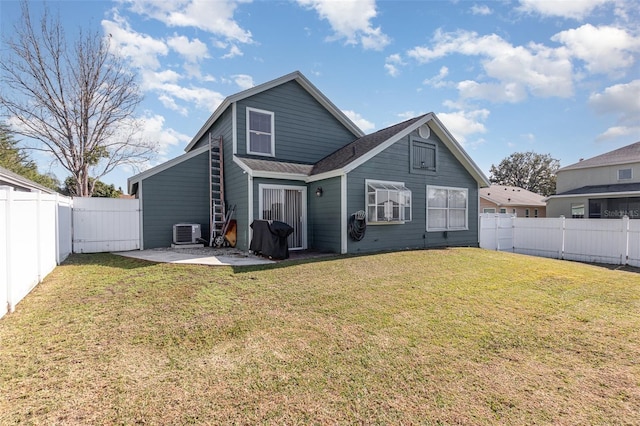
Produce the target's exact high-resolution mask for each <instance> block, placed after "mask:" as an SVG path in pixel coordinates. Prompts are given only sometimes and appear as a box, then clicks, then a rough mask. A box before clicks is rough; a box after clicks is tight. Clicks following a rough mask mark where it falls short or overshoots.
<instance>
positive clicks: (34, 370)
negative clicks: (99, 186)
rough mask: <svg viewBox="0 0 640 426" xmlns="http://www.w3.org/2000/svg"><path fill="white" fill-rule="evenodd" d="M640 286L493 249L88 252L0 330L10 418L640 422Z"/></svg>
mask: <svg viewBox="0 0 640 426" xmlns="http://www.w3.org/2000/svg"><path fill="white" fill-rule="evenodd" d="M639 313H640V275H639V274H635V273H630V272H624V271H611V270H608V269H606V268H601V267H596V266H590V265H584V264H579V263H571V262H562V261H555V260H549V259H542V258H534V257H527V256H520V255H513V254H508V253H498V252H490V251H485V250H480V249H448V250H424V251H407V252H399V253H386V254H380V255H370V256H361V257H340V258H334V259H323V260H322V261H315V262H293V263H286V262H285V263H279V264H277V265H267V266H260V267H256V266H253V267H245V268H236V269H235V270H234V269H232V268H230V267H208V266H198V265H171V264H153V263H148V262H144V261H139V260H135V259H129V258H124V257H118V256H113V255H108V254H98V255H73V256H71V257H70V258H69V259H68V260H67V262H65V264H64V265H62V266H60V267H58V268H56V269H55V271H54V272H53V273H51V274H50V275H49V276H48V277H47V279H46V280H45V282H43V283H42V284H41V285H40V286H38V287H37V288H36V289H35V290H34V291H33V292H32V293H31V294H30V295H29V296H28V297H27V298H26V299H25V300H23V301H22V302H21V303H20V304H19V305H18V307H17V311H16V312H15V313H14V314H9V315H7V316H6V317H5V318H3V319H2V320H0V395H2V397H1V399H0V423H1V424H13V423H27V424H30V423H34V424H68V423H71V424H96V423H100V424H136V423H140V424H190V423H193V424H216V423H232V424H305V423H319V424H325V423H331V424H353V423H363V424H458V423H462V424H496V423H498V424H545V423H553V424H640V410H638V407H640V363H639V362H638V353H640V314H639Z"/></svg>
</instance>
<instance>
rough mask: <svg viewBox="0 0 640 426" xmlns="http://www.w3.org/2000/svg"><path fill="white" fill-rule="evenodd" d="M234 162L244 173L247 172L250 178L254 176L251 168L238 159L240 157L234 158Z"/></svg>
mask: <svg viewBox="0 0 640 426" xmlns="http://www.w3.org/2000/svg"><path fill="white" fill-rule="evenodd" d="M233 162H234V163H235V164H236V165H237V166H238V167H240V168H241V169H242V171H243V172H245V173H246V174H248V175H249V176H252V175H253V169H252V168H251V167H249V166H247V165H246V164H245V163H243V162H242V161H240V160H239V159H238V157H236V156H235V155H234V156H233Z"/></svg>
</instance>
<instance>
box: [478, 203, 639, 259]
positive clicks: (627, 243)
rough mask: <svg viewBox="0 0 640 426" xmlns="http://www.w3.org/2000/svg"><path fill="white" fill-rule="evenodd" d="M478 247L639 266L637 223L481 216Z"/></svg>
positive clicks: (627, 219)
mask: <svg viewBox="0 0 640 426" xmlns="http://www.w3.org/2000/svg"><path fill="white" fill-rule="evenodd" d="M480 247H482V248H485V249H489V250H501V251H512V252H515V253H521V254H528V255H533V256H543V257H551V258H555V259H566V260H577V261H580V262H593V263H607V264H614V265H631V266H640V220H629V218H628V217H624V218H622V219H565V218H564V217H559V218H516V217H512V216H510V215H505V214H486V213H485V214H481V215H480Z"/></svg>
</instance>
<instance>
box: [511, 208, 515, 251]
mask: <svg viewBox="0 0 640 426" xmlns="http://www.w3.org/2000/svg"><path fill="white" fill-rule="evenodd" d="M515 252H516V217H515V216H514V215H511V253H515Z"/></svg>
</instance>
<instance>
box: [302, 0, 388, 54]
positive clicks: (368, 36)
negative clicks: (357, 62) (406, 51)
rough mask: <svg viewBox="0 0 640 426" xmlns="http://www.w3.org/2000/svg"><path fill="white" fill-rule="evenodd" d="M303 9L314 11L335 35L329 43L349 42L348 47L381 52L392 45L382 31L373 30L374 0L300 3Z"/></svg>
mask: <svg viewBox="0 0 640 426" xmlns="http://www.w3.org/2000/svg"><path fill="white" fill-rule="evenodd" d="M297 2H298V4H300V5H301V6H304V7H307V8H311V9H314V10H315V11H316V12H317V13H318V15H320V18H322V19H326V20H327V21H328V22H329V25H331V28H332V29H333V31H334V36H333V37H330V39H331V40H332V39H346V43H347V44H361V45H362V47H363V48H364V49H372V50H382V49H383V48H384V47H385V46H387V45H388V44H389V43H390V39H389V37H388V36H387V35H386V34H384V33H383V32H382V30H381V29H380V27H376V28H374V27H373V25H372V24H371V20H372V19H373V18H375V17H376V15H377V11H376V3H375V0H341V1H335V0H297Z"/></svg>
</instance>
